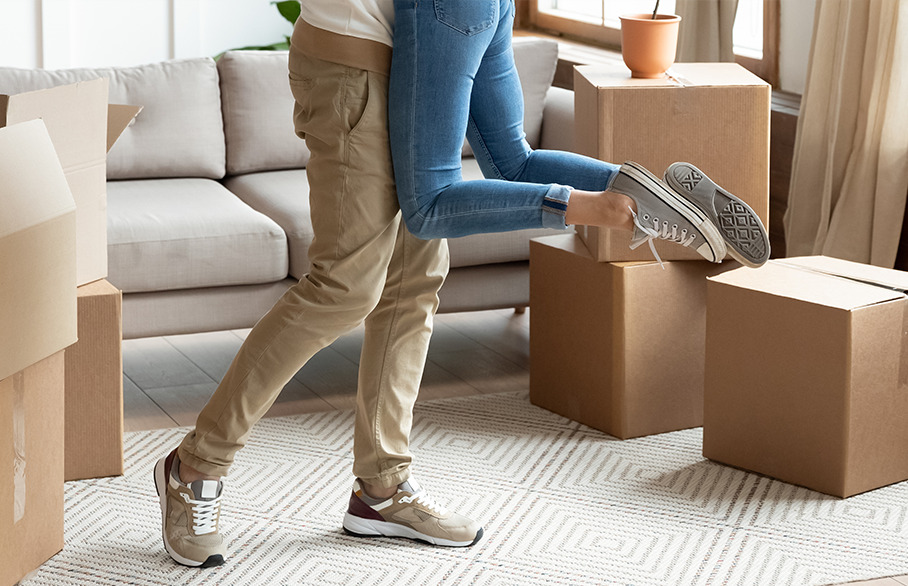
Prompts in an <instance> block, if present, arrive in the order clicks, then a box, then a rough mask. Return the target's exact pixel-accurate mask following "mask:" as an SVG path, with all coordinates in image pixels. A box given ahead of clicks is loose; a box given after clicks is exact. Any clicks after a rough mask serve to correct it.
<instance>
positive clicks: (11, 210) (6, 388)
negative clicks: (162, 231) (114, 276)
mask: <svg viewBox="0 0 908 586" xmlns="http://www.w3.org/2000/svg"><path fill="white" fill-rule="evenodd" d="M0 185H2V186H3V188H2V190H0V205H2V206H3V213H2V214H0V464H2V465H0V584H12V583H14V582H16V581H17V580H20V579H21V578H22V577H23V576H24V575H25V574H27V573H28V572H30V571H32V570H34V569H35V568H37V567H38V566H39V565H40V564H41V563H43V562H44V561H45V560H47V559H48V558H49V557H50V556H52V555H54V554H55V553H57V552H58V551H60V549H61V548H62V547H63V409H64V405H63V385H64V372H63V368H64V367H63V348H65V347H67V346H69V345H71V344H72V343H73V342H75V341H76V331H77V330H76V254H75V243H76V218H75V216H76V206H75V204H74V202H73V199H72V196H71V194H70V191H69V187H68V185H67V183H66V179H65V177H64V175H63V169H62V167H61V166H60V162H59V160H58V159H57V155H56V152H55V151H54V147H53V144H52V143H51V140H50V137H49V136H48V133H47V129H46V128H45V126H44V123H43V122H42V121H41V120H32V121H30V122H25V123H22V124H16V125H13V126H10V127H7V128H0Z"/></svg>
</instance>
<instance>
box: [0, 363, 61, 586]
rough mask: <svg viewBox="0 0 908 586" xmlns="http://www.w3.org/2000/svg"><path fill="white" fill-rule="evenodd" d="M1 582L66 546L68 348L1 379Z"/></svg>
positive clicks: (9, 581) (12, 580)
mask: <svg viewBox="0 0 908 586" xmlns="http://www.w3.org/2000/svg"><path fill="white" fill-rule="evenodd" d="M0 463H2V464H3V465H2V466H0V584H3V585H4V586H6V585H7V584H15V583H16V582H18V581H19V580H21V579H22V577H23V576H25V575H26V574H28V573H29V572H31V571H33V570H35V569H36V568H38V566H40V565H41V564H43V563H44V562H45V561H47V560H48V559H50V557H51V556H53V555H54V554H56V553H57V552H58V551H60V550H61V549H63V352H62V351H60V352H57V353H55V354H53V355H51V356H50V357H48V358H45V359H43V360H40V361H38V362H37V363H36V364H33V365H31V366H29V367H28V368H25V369H23V370H22V371H20V372H17V373H15V374H12V375H10V376H8V377H5V378H3V379H2V380H0Z"/></svg>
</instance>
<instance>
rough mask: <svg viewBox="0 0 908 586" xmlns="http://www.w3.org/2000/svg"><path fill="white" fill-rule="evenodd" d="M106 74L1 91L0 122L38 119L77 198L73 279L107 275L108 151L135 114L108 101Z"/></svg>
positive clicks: (1, 124) (79, 281) (134, 110)
mask: <svg viewBox="0 0 908 586" xmlns="http://www.w3.org/2000/svg"><path fill="white" fill-rule="evenodd" d="M107 88H108V80H107V79H96V80H93V81H86V82H80V83H75V84H71V85H65V86H58V87H55V88H51V89H46V90H39V91H34V92H26V93H21V94H16V95H12V96H9V95H0V127H4V126H8V125H13V124H17V123H19V122H25V121H28V120H34V119H36V118H41V119H42V120H44V123H45V125H46V126H47V130H48V132H49V134H50V137H51V141H52V142H53V144H54V147H55V149H56V152H57V156H58V158H59V159H60V164H61V165H62V166H63V171H64V174H65V176H66V181H67V183H68V184H69V187H70V191H71V192H72V195H73V199H74V200H75V203H76V283H77V284H78V285H83V284H85V283H90V282H92V281H96V280H98V279H103V278H104V277H106V276H107V151H108V150H109V149H110V147H111V146H113V143H114V142H115V141H116V139H117V137H119V136H120V134H121V133H122V132H123V130H125V129H126V126H127V125H128V124H129V123H130V122H131V121H132V119H133V118H134V117H135V116H136V115H137V114H138V112H139V110H141V108H140V107H137V106H118V105H114V106H108V104H107Z"/></svg>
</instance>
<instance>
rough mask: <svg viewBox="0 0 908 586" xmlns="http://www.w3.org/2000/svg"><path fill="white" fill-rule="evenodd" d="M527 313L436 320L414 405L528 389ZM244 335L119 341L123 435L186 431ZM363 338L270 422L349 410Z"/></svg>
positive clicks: (295, 391)
mask: <svg viewBox="0 0 908 586" xmlns="http://www.w3.org/2000/svg"><path fill="white" fill-rule="evenodd" d="M529 327H530V318H529V312H527V313H524V314H522V315H521V314H516V313H515V312H514V310H512V309H507V310H498V311H478V312H468V313H457V314H442V315H439V316H437V318H436V323H435V332H434V333H433V335H432V342H431V344H430V345H429V356H428V360H427V363H426V370H425V375H424V377H423V382H422V385H421V388H420V393H419V399H420V400H423V401H424V400H428V399H438V398H442V397H454V396H464V395H475V394H479V393H499V392H506V391H519V390H526V389H527V388H529V362H530V357H529V338H530V329H529ZM247 333H248V330H237V331H227V332H212V333H205V334H191V335H184V336H165V337H161V338H141V339H137V340H124V341H123V397H124V410H125V429H126V431H139V430H145V429H161V428H167V427H180V426H191V425H194V424H195V420H196V416H197V415H198V413H199V411H200V410H201V409H202V407H203V406H204V405H205V403H206V402H207V401H208V398H209V397H210V396H211V394H212V393H213V392H214V390H215V388H216V387H217V383H218V381H220V380H221V378H222V377H223V376H224V373H226V372H227V368H228V367H229V366H230V362H231V361H232V360H233V357H234V355H235V354H236V352H237V350H239V348H240V345H241V344H242V343H243V339H244V338H245V336H246V334H247ZM362 339H363V330H362V328H361V327H360V328H359V329H357V330H355V331H353V332H351V333H350V334H348V335H346V336H343V337H341V338H339V339H338V340H337V341H336V342H335V343H334V344H332V345H331V346H329V347H328V348H325V349H324V350H322V351H321V352H319V353H318V354H316V355H315V357H314V358H313V359H312V360H310V361H309V362H308V363H307V364H306V365H305V366H304V367H303V368H302V369H301V370H300V371H299V372H297V373H296V375H295V376H294V377H293V379H292V380H291V381H290V383H289V384H288V385H287V386H286V387H284V390H283V391H282V392H281V395H280V397H279V398H278V400H277V402H276V403H275V404H274V406H273V407H272V408H271V410H270V411H269V413H268V416H281V415H293V414H298V413H311V412H315V411H329V410H332V409H352V408H353V406H354V401H355V398H356V375H357V364H358V362H359V351H360V347H361V346H362Z"/></svg>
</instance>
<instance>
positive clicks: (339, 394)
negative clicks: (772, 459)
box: [123, 309, 908, 586]
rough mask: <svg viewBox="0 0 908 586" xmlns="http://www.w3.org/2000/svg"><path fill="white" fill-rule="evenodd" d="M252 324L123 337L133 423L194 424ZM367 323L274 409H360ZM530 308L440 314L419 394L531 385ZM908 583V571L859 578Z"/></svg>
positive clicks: (128, 425) (320, 357)
mask: <svg viewBox="0 0 908 586" xmlns="http://www.w3.org/2000/svg"><path fill="white" fill-rule="evenodd" d="M247 333H248V330H237V331H229V332H213V333H206V334H192V335H185V336H165V337H163V338H142V339H138V340H125V341H124V342H123V393H124V409H125V429H126V431H139V430H145V429H161V428H168V427H182V426H192V425H194V424H195V419H196V416H197V415H198V412H199V410H201V408H202V407H203V406H204V405H205V403H206V402H207V401H208V398H209V397H210V396H211V394H212V393H213V392H214V389H215V388H216V387H217V382H218V381H219V380H220V379H221V378H222V377H223V376H224V373H225V372H227V368H228V367H229V366H230V362H231V361H232V360H233V357H234V355H235V354H236V352H237V350H239V348H240V345H241V344H242V343H243V339H244V338H245V336H246V334H247ZM362 335H363V334H362V328H360V329H358V330H356V331H354V332H352V333H350V334H348V335H346V336H344V337H342V338H340V339H338V340H337V341H336V342H335V343H334V344H332V345H331V346H329V347H328V348H325V349H324V350H322V351H321V352H319V353H318V354H317V355H316V356H315V357H314V358H313V359H312V360H310V361H309V363H308V364H306V365H305V366H304V367H303V368H302V369H301V370H300V371H299V372H298V373H296V375H295V376H294V377H293V379H292V380H291V381H290V383H289V384H288V385H287V386H286V387H284V390H283V391H282V392H281V395H280V397H279V398H278V400H277V402H276V403H275V404H274V406H273V407H272V408H271V410H270V411H269V413H268V416H281V415H293V414H298V413H311V412H315V411H329V410H333V409H352V408H353V404H354V401H355V394H356V372H357V363H358V362H359V349H360V346H361V345H362ZM529 339H530V312H529V310H528V311H527V312H526V313H524V314H522V315H521V314H516V313H514V311H513V310H510V309H508V310H498V311H480V312H470V313H458V314H444V315H439V316H437V318H436V324H435V333H434V334H433V336H432V342H431V344H430V346H429V356H428V361H427V363H426V371H425V376H424V377H423V382H422V386H421V388H420V395H419V400H421V401H424V400H428V399H437V398H442V397H455V396H465V395H475V394H480V393H499V392H507V391H520V390H526V389H528V388H529V380H530V376H529V363H530V356H529ZM858 585H859V586H908V576H900V577H894V578H879V579H876V580H870V581H865V582H854V583H852V586H858Z"/></svg>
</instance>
